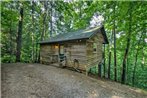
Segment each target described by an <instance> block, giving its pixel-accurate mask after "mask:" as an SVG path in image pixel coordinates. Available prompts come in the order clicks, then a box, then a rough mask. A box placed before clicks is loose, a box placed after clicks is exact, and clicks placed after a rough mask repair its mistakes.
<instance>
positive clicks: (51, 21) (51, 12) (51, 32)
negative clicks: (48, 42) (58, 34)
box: [50, 1, 53, 37]
mask: <svg viewBox="0 0 147 98" xmlns="http://www.w3.org/2000/svg"><path fill="white" fill-rule="evenodd" d="M50 4H51V9H50V37H52V35H53V20H52V16H53V10H52V8H53V1H50Z"/></svg>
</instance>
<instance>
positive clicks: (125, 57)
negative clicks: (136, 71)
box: [121, 2, 132, 84]
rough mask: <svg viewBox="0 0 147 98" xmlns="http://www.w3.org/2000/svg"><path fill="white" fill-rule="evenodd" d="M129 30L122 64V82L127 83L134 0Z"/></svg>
mask: <svg viewBox="0 0 147 98" xmlns="http://www.w3.org/2000/svg"><path fill="white" fill-rule="evenodd" d="M128 13H129V30H128V37H127V46H126V49H125V54H124V58H123V65H122V76H121V83H123V84H124V83H125V80H126V60H127V56H128V53H129V48H130V40H131V32H132V2H130V3H129V9H128Z"/></svg>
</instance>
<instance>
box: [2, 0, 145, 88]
mask: <svg viewBox="0 0 147 98" xmlns="http://www.w3.org/2000/svg"><path fill="white" fill-rule="evenodd" d="M146 5H147V2H146V1H127V2H126V1H97V0H94V1H72V0H64V1H38V0H32V1H9V0H8V1H1V61H2V62H4V63H11V62H16V61H21V62H38V60H39V45H38V42H39V41H42V40H44V39H49V38H50V37H53V36H55V35H57V34H60V33H66V32H70V31H73V30H77V29H82V28H87V27H95V26H99V25H104V27H105V30H106V34H107V37H108V39H109V45H105V56H104V57H105V58H104V59H105V62H104V64H103V65H105V66H104V67H102V69H104V71H103V72H102V73H103V74H102V76H103V77H105V78H109V79H111V80H115V81H118V82H122V83H125V84H128V85H132V86H136V87H140V88H143V89H146V88H147V77H146V76H147V62H146V61H147V33H146V32H147V31H146V30H147V25H146V24H147V18H146V17H147V7H146ZM19 56H20V60H19V59H18V58H19ZM97 68H98V67H97V66H96V67H94V68H91V72H92V73H93V74H97V73H98V70H97Z"/></svg>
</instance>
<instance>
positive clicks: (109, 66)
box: [108, 51, 111, 79]
mask: <svg viewBox="0 0 147 98" xmlns="http://www.w3.org/2000/svg"><path fill="white" fill-rule="evenodd" d="M110 69H111V51H109V65H108V79H110V78H111V77H110V74H111V73H110Z"/></svg>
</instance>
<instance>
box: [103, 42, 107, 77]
mask: <svg viewBox="0 0 147 98" xmlns="http://www.w3.org/2000/svg"><path fill="white" fill-rule="evenodd" d="M103 59H104V64H103V65H104V69H103V70H104V78H105V73H106V72H105V69H106V66H105V44H104V53H103Z"/></svg>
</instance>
